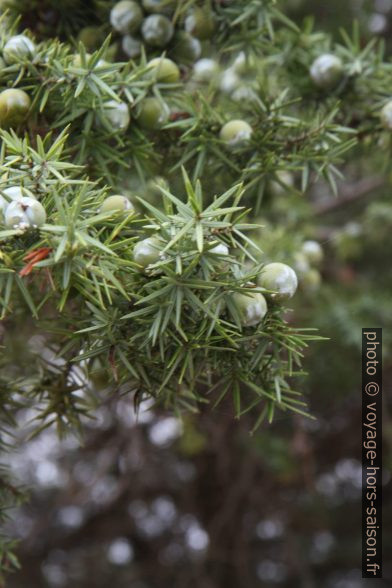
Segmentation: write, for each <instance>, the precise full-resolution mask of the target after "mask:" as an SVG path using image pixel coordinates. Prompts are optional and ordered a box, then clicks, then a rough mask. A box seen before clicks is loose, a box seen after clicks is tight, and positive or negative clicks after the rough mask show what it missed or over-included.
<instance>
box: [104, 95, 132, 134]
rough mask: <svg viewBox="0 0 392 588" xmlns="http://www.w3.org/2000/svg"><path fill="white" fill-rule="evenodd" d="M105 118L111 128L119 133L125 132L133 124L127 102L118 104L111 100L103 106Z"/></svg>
mask: <svg viewBox="0 0 392 588" xmlns="http://www.w3.org/2000/svg"><path fill="white" fill-rule="evenodd" d="M103 108H104V112H105V117H106V118H107V120H108V122H109V123H110V126H111V127H112V128H113V129H115V130H119V131H125V130H126V129H127V128H128V126H129V123H130V122H131V116H130V114H129V108H128V104H126V103H125V102H117V101H116V100H109V101H108V102H105V103H104V104H103Z"/></svg>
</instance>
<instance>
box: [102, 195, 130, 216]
mask: <svg viewBox="0 0 392 588" xmlns="http://www.w3.org/2000/svg"><path fill="white" fill-rule="evenodd" d="M134 210H135V209H134V206H133V204H132V202H131V201H130V200H128V198H126V197H125V196H121V195H120V194H115V195H114V196H108V197H107V198H105V200H104V201H103V202H102V205H101V208H100V212H108V213H109V212H111V213H113V214H120V213H125V212H126V213H128V214H130V213H132V212H134Z"/></svg>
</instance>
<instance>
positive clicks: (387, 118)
mask: <svg viewBox="0 0 392 588" xmlns="http://www.w3.org/2000/svg"><path fill="white" fill-rule="evenodd" d="M380 118H381V123H382V125H383V127H385V128H386V129H388V130H389V131H392V100H390V101H389V102H387V103H386V104H385V106H383V108H382V110H381V112H380Z"/></svg>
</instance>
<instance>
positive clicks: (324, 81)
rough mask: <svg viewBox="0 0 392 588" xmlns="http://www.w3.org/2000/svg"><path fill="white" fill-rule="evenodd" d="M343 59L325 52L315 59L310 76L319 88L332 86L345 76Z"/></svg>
mask: <svg viewBox="0 0 392 588" xmlns="http://www.w3.org/2000/svg"><path fill="white" fill-rule="evenodd" d="M343 73H344V70H343V63H342V60H341V59H340V58H339V57H337V56H336V55H333V54H331V53H324V54H323V55H320V56H319V57H317V59H315V60H314V62H313V63H312V65H311V67H310V76H311V78H312V80H313V82H314V83H315V84H316V86H318V87H319V88H332V87H333V86H336V84H337V83H338V82H339V81H340V80H341V79H342V77H343Z"/></svg>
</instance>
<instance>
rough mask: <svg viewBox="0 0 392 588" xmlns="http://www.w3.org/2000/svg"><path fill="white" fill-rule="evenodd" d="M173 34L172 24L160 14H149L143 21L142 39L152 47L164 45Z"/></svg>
mask: <svg viewBox="0 0 392 588" xmlns="http://www.w3.org/2000/svg"><path fill="white" fill-rule="evenodd" d="M173 34H174V26H173V24H172V23H171V21H170V20H169V19H168V18H167V17H166V16H163V15H162V14H151V15H150V16H148V17H147V18H146V19H144V21H143V25H142V35H143V39H144V40H145V42H146V43H147V44H148V45H151V46H152V47H165V46H166V45H167V44H168V43H169V41H170V39H171V38H172V36H173Z"/></svg>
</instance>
